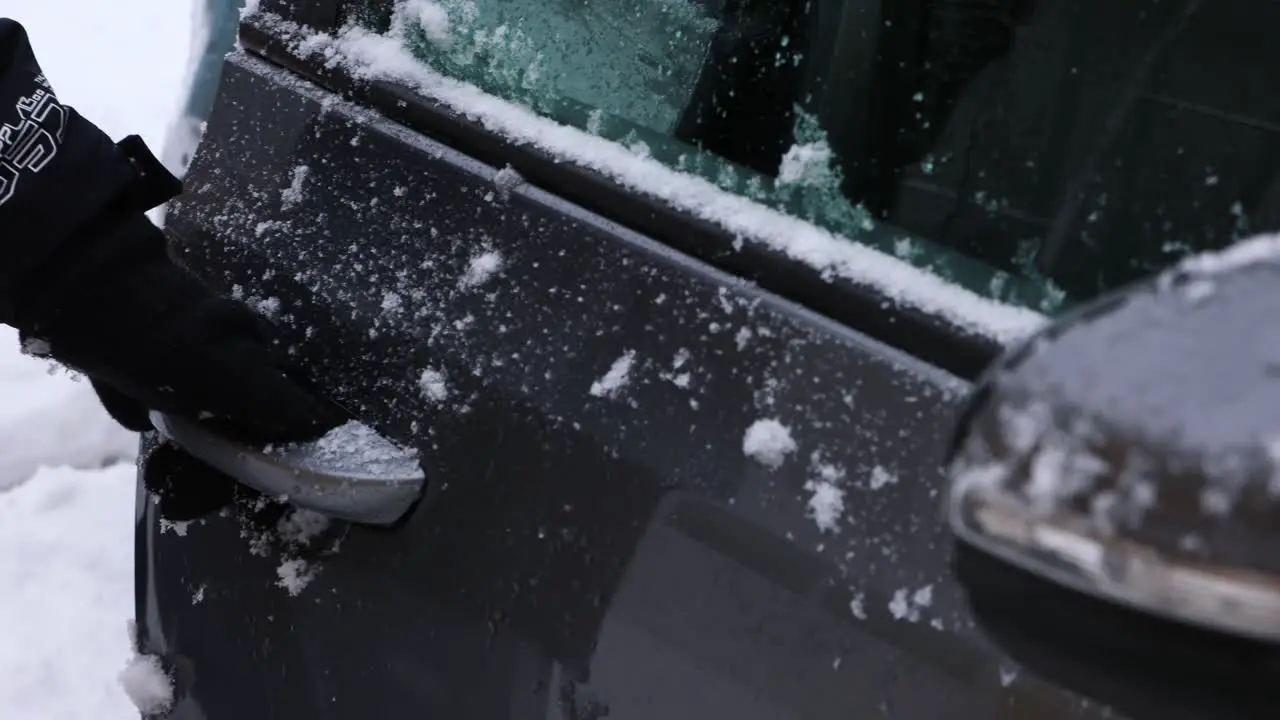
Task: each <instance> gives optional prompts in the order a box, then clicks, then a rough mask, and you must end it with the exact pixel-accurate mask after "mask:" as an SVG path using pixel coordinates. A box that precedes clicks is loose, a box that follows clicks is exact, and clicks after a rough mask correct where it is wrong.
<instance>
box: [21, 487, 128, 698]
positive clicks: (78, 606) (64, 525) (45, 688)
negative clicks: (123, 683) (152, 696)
mask: <svg viewBox="0 0 1280 720" xmlns="http://www.w3.org/2000/svg"><path fill="white" fill-rule="evenodd" d="M134 480H135V475H134V468H133V466H132V465H130V464H124V465H117V466H114V467H112V468H108V469H105V470H98V471H81V470H72V469H68V468H58V469H43V470H40V471H38V472H36V473H35V475H34V476H33V477H32V478H31V479H30V481H29V482H27V483H25V484H23V485H20V486H18V487H16V488H14V489H13V490H11V491H9V492H7V493H0V618H4V619H3V621H0V623H2V625H3V630H2V631H0V638H3V642H0V678H4V679H3V681H0V717H5V718H41V719H42V720H58V719H59V718H66V719H67V720H73V719H76V720H78V719H79V718H95V720H137V717H138V715H137V711H136V710H135V709H134V706H133V704H132V703H131V702H130V701H129V698H128V697H127V696H126V695H125V693H124V691H123V690H122V689H121V687H120V685H119V684H118V682H117V676H118V674H119V673H120V670H121V668H122V667H124V666H125V664H126V662H127V661H128V660H129V658H130V655H131V650H130V647H129V643H128V638H127V637H126V635H125V633H124V632H122V631H121V627H122V626H123V625H124V624H125V621H126V620H127V619H128V618H131V617H133V614H134V608H133V511H134Z"/></svg>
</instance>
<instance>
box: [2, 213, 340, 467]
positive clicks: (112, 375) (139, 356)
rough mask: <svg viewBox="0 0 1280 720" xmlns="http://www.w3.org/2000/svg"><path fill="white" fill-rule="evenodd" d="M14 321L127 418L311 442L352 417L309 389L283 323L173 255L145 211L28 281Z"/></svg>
mask: <svg viewBox="0 0 1280 720" xmlns="http://www.w3.org/2000/svg"><path fill="white" fill-rule="evenodd" d="M14 325H15V326H16V327H17V328H18V329H19V331H20V337H21V338H22V339H23V343H24V345H25V346H26V347H27V348H28V350H29V351H33V352H36V353H37V354H47V355H48V356H49V357H51V358H53V359H54V360H57V361H59V362H61V363H63V364H65V365H67V366H69V367H71V368H73V369H75V370H78V371H80V372H82V373H84V374H85V375H87V376H88V377H89V378H90V379H91V381H92V382H93V386H94V388H95V390H96V391H97V392H98V395H99V398H100V399H101V401H102V403H103V406H104V407H105V408H106V409H107V411H108V412H109V413H110V414H111V415H112V417H114V418H115V419H116V420H117V421H118V422H119V423H120V424H122V425H124V426H125V427H127V428H129V429H131V430H135V431H142V430H148V429H150V428H151V424H150V422H149V421H148V419H147V411H149V410H159V411H162V412H165V413H170V414H177V415H184V416H188V417H193V418H208V417H210V416H212V418H213V419H214V421H215V422H216V423H218V424H221V425H223V426H224V427H229V428H233V429H235V430H236V431H238V434H240V436H241V437H242V438H244V439H247V440H251V441H256V442H262V443H266V442H291V441H304V440H311V439H314V438H316V437H319V436H320V435H323V434H324V433H325V432H327V431H328V430H330V429H332V428H334V427H336V426H338V425H340V424H342V423H343V422H345V421H346V420H347V418H346V416H345V414H344V413H343V412H342V411H341V410H340V409H339V408H337V407H336V406H335V405H333V404H331V403H329V402H327V401H325V400H323V399H322V398H320V397H319V396H317V395H314V394H313V393H311V392H309V391H308V389H306V388H305V387H304V386H303V384H302V382H303V381H302V380H300V375H299V374H298V373H297V372H296V370H295V369H293V368H291V366H290V363H289V361H288V358H287V356H286V355H285V353H284V352H283V348H282V347H281V345H280V343H279V341H278V339H277V338H276V334H275V331H274V327H273V326H272V325H271V323H269V322H268V321H267V320H266V319H265V318H263V317H261V316H259V315H258V314H257V313H254V312H253V311H252V310H250V309H249V308H247V307H246V306H244V305H243V304H241V303H239V302H236V301H234V300H232V299H229V298H226V297H222V296H220V295H218V294H217V293H216V292H214V291H213V290H212V289H211V288H209V287H208V286H206V285H205V284H204V283H202V282H201V281H200V280H199V278H197V277H195V276H194V275H192V274H191V273H190V272H188V271H186V270H185V269H183V268H181V267H180V266H178V265H177V264H175V263H174V262H173V261H171V260H170V259H169V258H168V256H167V254H166V252H165V238H164V234H163V233H162V232H161V231H160V230H159V229H158V228H156V227H155V226H154V225H153V224H152V223H151V222H150V220H148V219H147V217H146V216H145V215H144V214H142V213H141V212H137V211H134V210H128V211H121V212H117V213H115V214H114V215H113V214H110V213H109V214H108V216H107V217H106V218H104V219H103V220H102V221H101V222H96V223H91V224H90V225H89V226H88V227H85V228H83V229H81V230H80V231H79V232H77V233H76V234H75V235H74V236H73V237H71V238H70V239H68V241H67V242H65V243H64V244H63V245H62V246H60V247H59V248H58V250H57V252H56V254H55V256H54V257H53V258H52V259H51V260H50V261H49V262H46V263H45V264H44V266H43V267H42V269H41V270H39V271H38V272H36V273H35V274H34V275H33V276H32V277H30V278H29V279H28V281H27V282H25V283H24V284H23V288H22V291H21V292H20V293H18V294H17V301H16V303H15V305H14Z"/></svg>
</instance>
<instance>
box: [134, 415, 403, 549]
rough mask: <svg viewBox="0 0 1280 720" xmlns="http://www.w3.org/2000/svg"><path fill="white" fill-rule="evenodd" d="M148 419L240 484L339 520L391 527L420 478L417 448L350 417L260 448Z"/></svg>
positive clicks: (183, 423) (178, 420)
mask: <svg viewBox="0 0 1280 720" xmlns="http://www.w3.org/2000/svg"><path fill="white" fill-rule="evenodd" d="M151 424H152V425H154V426H155V428H156V430H158V431H160V434H161V435H164V436H165V437H166V438H168V439H169V440H171V441H173V442H174V443H175V444H177V445H178V446H179V447H181V448H182V449H183V450H185V451H187V452H188V453H190V454H191V455H193V456H195V457H196V458H198V459H200V460H203V461H204V462H206V463H208V464H209V465H210V466H212V467H213V468H215V469H217V470H219V471H221V472H222V473H224V474H226V475H228V476H230V477H231V478H233V479H235V480H237V481H239V482H240V483H242V484H244V485H247V486H249V487H251V488H253V489H255V490H257V491H259V492H261V493H263V494H264V495H267V496H268V497H271V498H279V499H284V500H287V501H288V502H290V503H292V504H294V505H296V506H298V507H300V508H305V509H307V510H313V511H315V512H318V513H322V514H324V515H328V516H329V517H333V518H337V519H339V520H348V521H351V522H356V523H365V524H369V525H391V524H393V523H395V522H396V521H397V520H399V519H400V518H401V517H403V516H404V514H405V513H406V512H408V511H409V509H410V508H411V507H413V504H414V503H415V502H417V500H418V498H419V497H421V495H422V492H423V489H424V487H425V484H426V477H425V475H424V474H423V472H422V468H421V466H420V465H419V463H418V458H417V452H416V451H413V450H405V449H403V448H400V447H398V446H396V445H395V444H393V443H391V442H390V441H388V440H386V439H385V438H382V437H381V436H379V435H377V434H376V433H374V432H373V431H372V430H370V429H368V428H367V427H364V426H362V425H357V424H354V423H353V424H350V425H348V426H344V427H343V428H340V429H339V430H336V431H334V432H333V433H330V434H329V435H326V436H325V438H323V439H321V440H320V441H319V442H315V443H307V444H301V445H289V446H280V447H277V448H271V447H268V448H264V449H255V448H252V447H250V446H248V445H243V444H241V443H238V442H235V441H232V440H228V439H226V438H223V437H220V436H218V435H217V434H215V433H213V432H211V431H210V430H209V429H208V428H206V427H204V426H202V425H200V424H199V423H197V422H195V421H193V420H189V419H186V418H182V417H177V416H174V415H165V414H162V413H158V412H153V413H151Z"/></svg>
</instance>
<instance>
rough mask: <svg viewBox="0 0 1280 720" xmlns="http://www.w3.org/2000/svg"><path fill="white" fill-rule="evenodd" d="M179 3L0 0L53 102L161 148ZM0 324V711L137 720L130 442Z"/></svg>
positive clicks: (185, 12)
mask: <svg viewBox="0 0 1280 720" xmlns="http://www.w3.org/2000/svg"><path fill="white" fill-rule="evenodd" d="M192 11H193V5H192V2H191V0H118V1H117V2H102V1H101V0H58V2H50V3H37V2H34V1H32V2H21V3H12V2H10V3H6V4H5V5H4V6H3V7H2V8H0V15H4V16H6V17H11V18H13V19H15V20H18V21H19V22H21V23H22V24H23V25H24V26H25V27H26V28H27V31H28V33H29V34H30V36H31V40H32V44H33V45H34V47H35V49H36V54H37V56H38V58H39V60H40V63H41V65H42V67H43V69H44V71H45V74H46V75H47V76H48V78H49V81H50V82H51V83H52V84H53V87H54V89H55V91H56V92H57V93H58V96H59V98H60V99H61V100H62V101H63V102H65V103H67V104H69V105H71V106H72V107H74V108H76V109H77V110H78V111H80V113H81V114H82V115H84V116H86V117H88V118H90V119H91V120H93V121H94V122H95V123H97V124H98V125H99V126H100V127H102V128H103V130H105V131H106V132H107V133H108V134H110V135H111V136H112V137H114V138H117V139H119V138H121V137H123V136H125V135H128V134H133V133H137V134H140V135H142V137H143V138H144V139H145V140H146V141H147V142H148V144H150V145H151V146H152V149H153V150H155V151H156V152H157V153H158V152H159V151H160V148H161V147H162V145H163V140H164V133H165V131H166V129H167V128H168V126H169V123H170V122H171V120H172V118H173V116H174V113H175V111H176V109H177V107H178V104H179V98H180V97H181V95H182V92H183V91H184V89H185V88H184V85H185V74H186V70H185V66H186V63H187V57H188V45H189V40H190V35H191V22H192ZM49 369H50V365H49V363H48V362H46V361H43V360H39V359H36V358H31V357H27V356H24V355H21V354H19V352H18V343H17V334H16V333H15V332H13V331H12V330H10V329H8V328H4V327H0V717H3V718H40V720H63V719H66V720H83V719H84V718H94V719H95V720H136V718H137V717H138V714H137V711H136V710H134V707H133V704H132V703H131V702H130V700H129V698H128V697H127V696H126V695H125V693H124V691H123V690H122V689H121V687H120V684H119V682H118V676H119V675H120V673H121V671H122V670H123V669H124V668H125V665H126V662H127V661H128V660H129V657H130V649H129V642H128V633H127V631H126V626H127V622H128V620H129V619H130V618H132V617H133V586H132V584H133V510H134V507H133V505H134V471H133V465H132V463H131V457H132V455H133V452H134V445H135V438H134V436H132V435H131V434H129V433H127V432H125V431H123V430H122V429H120V428H119V427H117V426H116V425H114V423H112V422H111V420H110V418H108V417H107V415H106V413H105V412H103V411H102V410H101V409H100V407H99V406H98V404H97V401H96V399H95V398H94V396H93V391H92V389H91V388H90V386H89V384H88V382H84V381H76V380H75V379H73V378H72V377H71V376H70V375H69V374H68V373H66V372H65V371H61V370H58V371H55V372H54V373H53V374H50V372H49Z"/></svg>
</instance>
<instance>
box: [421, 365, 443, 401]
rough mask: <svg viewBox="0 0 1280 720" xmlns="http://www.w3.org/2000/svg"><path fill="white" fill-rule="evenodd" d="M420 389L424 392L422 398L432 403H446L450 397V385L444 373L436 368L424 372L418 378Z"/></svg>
mask: <svg viewBox="0 0 1280 720" xmlns="http://www.w3.org/2000/svg"><path fill="white" fill-rule="evenodd" d="M418 388H419V389H420V390H421V391H422V397H424V398H426V399H427V400H428V401H429V402H432V403H439V402H444V401H445V400H446V399H448V397H449V384H448V381H447V380H446V379H445V376H444V373H442V372H440V371H439V370H436V369H434V368H427V369H425V370H423V371H422V375H421V376H420V377H419V378H418Z"/></svg>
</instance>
